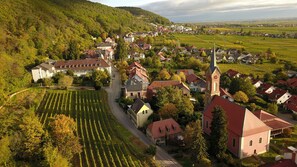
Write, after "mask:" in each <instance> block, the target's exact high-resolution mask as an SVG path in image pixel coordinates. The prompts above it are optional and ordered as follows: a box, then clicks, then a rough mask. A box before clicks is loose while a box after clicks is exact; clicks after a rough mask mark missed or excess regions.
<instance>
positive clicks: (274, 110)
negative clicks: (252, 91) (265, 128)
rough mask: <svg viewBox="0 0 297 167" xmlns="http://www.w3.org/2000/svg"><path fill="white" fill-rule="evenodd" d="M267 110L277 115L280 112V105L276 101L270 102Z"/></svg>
mask: <svg viewBox="0 0 297 167" xmlns="http://www.w3.org/2000/svg"><path fill="white" fill-rule="evenodd" d="M267 110H268V111H269V112H270V113H271V114H273V115H276V114H277V113H278V106H277V104H276V103H269V104H268V105H267Z"/></svg>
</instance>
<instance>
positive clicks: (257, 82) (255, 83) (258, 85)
mask: <svg viewBox="0 0 297 167" xmlns="http://www.w3.org/2000/svg"><path fill="white" fill-rule="evenodd" d="M252 83H253V85H254V87H255V88H259V87H260V86H261V85H262V84H263V82H262V81H260V80H254V81H253V82H252Z"/></svg>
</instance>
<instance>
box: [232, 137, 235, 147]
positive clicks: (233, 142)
mask: <svg viewBox="0 0 297 167" xmlns="http://www.w3.org/2000/svg"><path fill="white" fill-rule="evenodd" d="M232 146H233V147H235V139H233V140H232Z"/></svg>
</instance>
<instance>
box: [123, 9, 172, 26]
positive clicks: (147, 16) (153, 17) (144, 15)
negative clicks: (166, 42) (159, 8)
mask: <svg viewBox="0 0 297 167" xmlns="http://www.w3.org/2000/svg"><path fill="white" fill-rule="evenodd" d="M118 8H119V9H124V10H126V11H129V12H130V13H131V14H133V15H134V16H136V17H138V18H141V19H143V20H146V21H147V22H151V23H158V24H165V25H168V24H170V23H171V22H170V20H168V19H167V18H165V17H162V16H160V15H157V14H155V13H152V12H149V11H147V10H143V9H141V8H137V7H118Z"/></svg>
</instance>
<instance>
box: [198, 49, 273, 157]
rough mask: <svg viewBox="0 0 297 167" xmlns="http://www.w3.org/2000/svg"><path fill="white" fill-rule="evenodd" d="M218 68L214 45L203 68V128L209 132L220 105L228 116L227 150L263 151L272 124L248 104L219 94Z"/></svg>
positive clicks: (247, 153) (242, 153) (246, 154)
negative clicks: (230, 99) (215, 109)
mask: <svg viewBox="0 0 297 167" xmlns="http://www.w3.org/2000/svg"><path fill="white" fill-rule="evenodd" d="M220 76H221V71H220V69H219V68H218V66H217V64H216V55H215V49H214V51H213V54H212V56H211V63H210V66H209V69H208V71H207V72H206V92H205V109H204V112H203V125H202V126H203V131H204V133H206V134H208V135H210V132H211V130H210V126H211V121H212V111H213V110H214V108H215V107H221V108H222V109H223V110H224V111H225V113H226V118H227V130H228V143H227V147H228V150H229V151H230V152H231V153H232V154H234V155H235V156H236V157H238V158H240V159H241V158H245V157H249V156H251V155H254V154H262V153H265V152H267V151H268V150H269V141H270V133H271V128H270V127H269V126H267V125H266V124H265V123H263V122H262V121H261V120H260V119H259V118H258V117H256V116H255V115H254V114H253V113H252V112H251V111H249V110H248V109H247V108H244V107H242V106H240V105H238V104H236V103H233V102H231V101H229V100H228V99H225V98H223V97H221V96H220Z"/></svg>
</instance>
